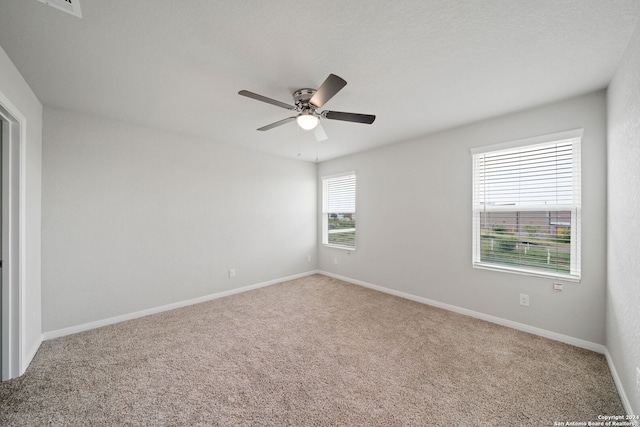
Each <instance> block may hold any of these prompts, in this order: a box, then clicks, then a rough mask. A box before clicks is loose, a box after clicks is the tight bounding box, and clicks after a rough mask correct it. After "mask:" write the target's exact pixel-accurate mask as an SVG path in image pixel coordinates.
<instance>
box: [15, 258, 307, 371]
mask: <svg viewBox="0 0 640 427" xmlns="http://www.w3.org/2000/svg"><path fill="white" fill-rule="evenodd" d="M316 273H319V271H318V270H312V271H307V272H305V273H299V274H294V275H292V276H287V277H281V278H279V279H273V280H268V281H266V282H261V283H256V284H253V285H248V286H243V287H241V288H237V289H231V290H228V291H223V292H217V293H215V294H210V295H205V296H202V297H199V298H194V299H190V300H186V301H179V302H175V303H172V304H167V305H163V306H160V307H154V308H149V309H146V310H141V311H136V312H134V313H128V314H123V315H120V316H115V317H110V318H108V319H102V320H97V321H95V322H89V323H84V324H82V325H77V326H71V327H68V328H63V329H57V330H54V331H47V332H45V333H43V334H42V339H43V340H44V341H46V340H51V339H54V338H59V337H63V336H65V335H71V334H75V333H78V332H83V331H88V330H91V329H96V328H100V327H103V326H108V325H113V324H115V323H120V322H124V321H127V320H133V319H137V318H140V317H144V316H149V315H151V314H157V313H162V312H163V311H169V310H174V309H176V308H181V307H186V306H189V305H193V304H199V303H201V302H206V301H211V300H214V299H218V298H222V297H227V296H230V295H234V294H239V293H241V292H247V291H251V290H253V289H258V288H264V287H267V286H271V285H275V284H277V283H282V282H286V281H289V280H294V279H299V278H301V277H305V276H310V275H312V274H316ZM37 350H38V349H37V348H36V351H37ZM34 355H35V352H34ZM27 365H28V364H27Z"/></svg>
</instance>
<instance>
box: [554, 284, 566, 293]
mask: <svg viewBox="0 0 640 427" xmlns="http://www.w3.org/2000/svg"><path fill="white" fill-rule="evenodd" d="M563 288H564V287H563V286H562V283H554V284H553V290H554V291H556V292H560V291H561V290H563Z"/></svg>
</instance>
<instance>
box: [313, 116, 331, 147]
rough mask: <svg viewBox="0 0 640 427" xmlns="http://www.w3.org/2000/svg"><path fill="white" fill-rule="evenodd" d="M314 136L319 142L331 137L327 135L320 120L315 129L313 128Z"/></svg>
mask: <svg viewBox="0 0 640 427" xmlns="http://www.w3.org/2000/svg"><path fill="white" fill-rule="evenodd" d="M313 136H315V137H316V141H318V142H320V141H326V140H327V139H329V137H328V136H327V133H326V132H325V131H324V128H323V127H322V124H321V123H320V122H319V121H318V124H317V125H316V127H315V129H313Z"/></svg>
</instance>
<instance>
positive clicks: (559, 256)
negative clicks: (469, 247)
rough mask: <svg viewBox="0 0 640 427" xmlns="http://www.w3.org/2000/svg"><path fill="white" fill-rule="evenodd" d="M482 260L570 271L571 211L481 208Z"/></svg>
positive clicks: (564, 271) (560, 271)
mask: <svg viewBox="0 0 640 427" xmlns="http://www.w3.org/2000/svg"><path fill="white" fill-rule="evenodd" d="M480 223H481V226H480V227H481V231H480V247H481V252H480V253H481V255H480V259H481V261H482V262H488V263H497V264H503V265H507V266H509V265H511V266H523V267H529V268H534V269H541V270H549V271H554V272H559V273H565V274H569V273H570V269H571V211H558V212H519V211H515V212H482V213H481V214H480Z"/></svg>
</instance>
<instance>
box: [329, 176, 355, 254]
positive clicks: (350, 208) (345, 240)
mask: <svg viewBox="0 0 640 427" xmlns="http://www.w3.org/2000/svg"><path fill="white" fill-rule="evenodd" d="M322 187H323V188H322V195H323V197H322V243H323V244H325V245H329V246H335V247H339V248H344V249H355V248H356V174H355V173H354V172H349V173H347V174H341V175H334V176H330V177H324V178H322Z"/></svg>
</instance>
